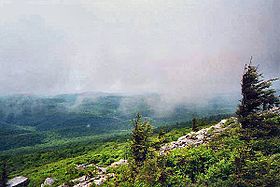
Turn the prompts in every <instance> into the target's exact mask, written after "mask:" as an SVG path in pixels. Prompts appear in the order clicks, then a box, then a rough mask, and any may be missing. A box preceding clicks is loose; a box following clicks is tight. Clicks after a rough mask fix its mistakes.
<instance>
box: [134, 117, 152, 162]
mask: <svg viewBox="0 0 280 187" xmlns="http://www.w3.org/2000/svg"><path fill="white" fill-rule="evenodd" d="M133 127H134V128H133V130H132V142H131V154H132V158H133V160H134V161H135V164H136V165H137V166H141V165H142V164H143V162H144V161H145V160H146V158H147V156H148V150H149V147H150V141H149V138H150V136H151V134H152V126H151V125H150V124H149V122H147V121H143V120H142V116H141V115H140V114H139V113H138V114H137V116H136V118H135V119H134V120H133Z"/></svg>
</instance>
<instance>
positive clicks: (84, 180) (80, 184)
mask: <svg viewBox="0 0 280 187" xmlns="http://www.w3.org/2000/svg"><path fill="white" fill-rule="evenodd" d="M123 164H127V160H123V159H121V160H119V161H117V162H114V163H112V164H111V165H110V166H108V167H99V166H96V165H93V164H89V165H82V166H81V165H79V166H77V167H78V168H82V167H83V168H87V167H90V166H95V167H96V170H97V175H96V176H94V177H89V176H82V177H80V178H77V179H74V180H72V181H71V182H73V183H75V185H74V186H73V187H90V186H91V185H92V184H95V185H97V186H100V185H101V184H103V183H104V182H105V181H106V180H107V179H109V178H111V177H114V173H107V170H108V169H109V168H114V167H117V166H120V165H123ZM59 187H68V185H66V184H63V185H60V186H59Z"/></svg>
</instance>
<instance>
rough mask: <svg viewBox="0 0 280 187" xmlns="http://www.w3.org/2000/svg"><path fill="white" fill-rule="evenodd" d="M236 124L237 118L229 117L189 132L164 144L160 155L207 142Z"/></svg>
mask: <svg viewBox="0 0 280 187" xmlns="http://www.w3.org/2000/svg"><path fill="white" fill-rule="evenodd" d="M236 123H237V118H234V117H231V118H229V119H224V120H221V121H220V122H219V123H217V124H216V125H213V126H211V127H208V128H204V129H201V130H199V131H197V132H191V133H189V134H187V135H185V136H182V137H180V138H179V139H178V140H177V141H174V142H171V143H168V144H165V145H164V146H162V147H161V149H160V155H163V154H166V153H168V152H169V151H171V150H173V149H177V148H184V147H187V146H197V145H200V144H205V143H207V142H209V141H210V140H211V139H212V138H213V137H214V136H215V135H216V134H219V133H221V132H223V131H225V130H226V129H228V128H231V127H232V125H233V124H236Z"/></svg>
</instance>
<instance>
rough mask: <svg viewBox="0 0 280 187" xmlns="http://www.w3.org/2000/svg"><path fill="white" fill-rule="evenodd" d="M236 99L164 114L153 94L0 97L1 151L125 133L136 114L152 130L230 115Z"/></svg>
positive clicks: (221, 99)
mask: <svg viewBox="0 0 280 187" xmlns="http://www.w3.org/2000/svg"><path fill="white" fill-rule="evenodd" d="M234 97H236V96H234V95H233V96H224V95H221V96H217V97H215V98H212V99H209V100H208V101H207V102H206V104H203V105H202V104H195V103H189V104H184V103H183V104H176V105H175V106H174V108H172V109H170V110H168V111H166V112H165V113H163V112H162V111H159V110H158V109H157V108H156V107H155V106H159V105H160V104H161V102H162V101H161V98H160V96H159V95H156V94H147V95H139V96H137V95H132V96H125V95H116V94H105V93H84V94H72V95H71V94H69V95H58V96H52V97H46V96H40V97H39V96H28V95H16V96H5V97H4V96H2V97H0V127H1V131H0V135H1V136H0V151H3V150H8V149H12V148H19V147H25V146H34V145H39V144H46V143H48V144H55V143H56V141H60V142H63V141H67V142H69V141H71V140H77V139H82V138H89V137H90V136H99V135H103V136H106V135H108V134H112V133H114V134H117V133H124V132H127V131H128V130H129V129H131V124H130V120H131V119H132V118H133V116H134V115H135V114H136V113H137V112H140V113H141V114H143V115H144V116H145V117H146V118H149V119H151V120H153V123H154V125H155V126H163V125H168V124H175V123H176V122H182V121H188V120H190V119H191V118H192V117H193V116H198V117H207V116H211V115H217V114H232V113H233V111H234V107H235V106H234V105H235V104H236V101H235V100H234V99H233V98H234Z"/></svg>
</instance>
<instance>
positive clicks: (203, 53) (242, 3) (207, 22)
mask: <svg viewBox="0 0 280 187" xmlns="http://www.w3.org/2000/svg"><path fill="white" fill-rule="evenodd" d="M279 9H280V1H278V0H262V1H260V0H235V1H231V0H224V1H220V0H211V1H209V0H153V1H151V0H135V1H133V0H85V1H83V0H79V1H78V0H77V1H75V0H67V1H66V0H44V1H43V0H24V1H22V0H0V94H22V93H24V94H46V95H50V94H61V93H80V92H99V91H101V92H117V93H132V94H142V93H159V94H162V95H164V96H166V97H168V98H172V99H175V100H176V99H182V98H183V99H186V98H189V99H190V98H194V97H206V96H212V95H215V94H221V93H222V94H227V93H233V92H239V90H240V79H241V75H242V72H243V68H244V64H245V63H248V62H249V59H250V56H253V62H254V63H255V64H259V68H260V70H261V71H262V72H264V75H265V77H266V78H271V77H275V76H280V12H279ZM279 85H280V84H276V86H278V87H279Z"/></svg>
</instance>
